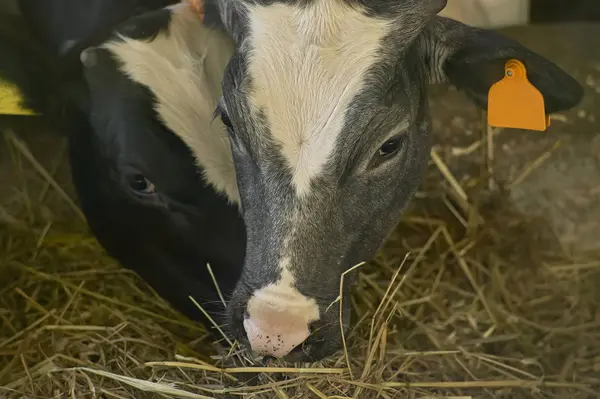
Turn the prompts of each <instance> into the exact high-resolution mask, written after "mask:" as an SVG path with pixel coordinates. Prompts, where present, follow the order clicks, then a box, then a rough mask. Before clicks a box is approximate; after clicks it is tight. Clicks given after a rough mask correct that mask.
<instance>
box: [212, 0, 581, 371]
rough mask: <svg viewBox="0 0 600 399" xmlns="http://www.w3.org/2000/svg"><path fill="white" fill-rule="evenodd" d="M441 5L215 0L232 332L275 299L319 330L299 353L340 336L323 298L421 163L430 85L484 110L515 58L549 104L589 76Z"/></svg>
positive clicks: (564, 104)
mask: <svg viewBox="0 0 600 399" xmlns="http://www.w3.org/2000/svg"><path fill="white" fill-rule="evenodd" d="M444 6H445V0H374V1H364V0H301V1H300V0H296V1H294V0H281V1H278V0H269V1H267V0H253V1H247V0H220V1H213V2H211V3H210V4H209V7H208V8H207V23H213V22H214V21H216V22H217V23H219V24H220V25H222V26H224V27H225V28H226V29H227V30H228V32H229V33H230V34H231V35H232V36H233V37H234V39H235V40H236V43H237V47H236V52H235V54H234V55H233V57H232V59H231V61H230V62H229V64H228V66H227V70H226V72H225V76H224V80H223V98H222V101H221V103H220V106H219V110H220V112H221V115H222V117H223V120H224V122H225V123H226V124H227V126H228V131H229V136H230V139H231V147H232V149H233V159H234V164H235V168H236V172H237V180H238V187H239V193H240V198H241V205H242V209H243V216H244V221H245V224H246V226H247V235H248V243H247V250H246V258H245V263H244V269H243V274H242V279H241V281H240V282H239V284H238V286H237V289H236V291H235V293H234V295H233V298H232V300H231V303H230V304H229V323H230V325H231V326H232V327H233V330H234V338H237V339H240V340H242V341H245V342H248V334H250V330H251V329H255V330H256V328H257V327H255V326H256V324H257V323H256V322H254V320H258V321H261V322H262V321H264V319H265V318H268V317H270V318H272V317H271V316H265V315H266V314H271V313H272V312H273V311H277V312H280V314H282V315H285V317H286V318H288V319H292V318H293V319H294V320H295V321H294V322H295V323H296V324H298V325H300V324H303V325H305V326H309V327H310V329H311V332H312V333H311V335H310V337H309V338H308V339H307V340H306V341H305V342H304V343H303V344H302V345H300V346H298V347H297V348H296V350H295V351H294V354H295V356H293V357H292V358H295V359H304V360H307V359H308V360H310V359H318V358H321V357H323V356H325V355H327V354H330V353H331V352H332V351H334V350H336V349H337V348H339V346H340V328H339V325H338V322H337V321H338V320H339V312H338V307H337V306H330V305H331V303H332V302H333V301H334V300H335V299H336V297H337V296H338V294H339V292H338V290H339V280H340V276H341V274H342V273H343V272H344V271H346V270H348V268H350V267H352V266H353V265H356V264H357V263H359V262H361V261H365V260H368V259H370V258H371V257H372V256H373V255H374V254H375V252H376V251H377V250H378V248H379V247H380V245H381V243H382V242H383V240H384V239H385V238H386V236H387V235H388V233H389V232H390V230H391V229H392V228H393V227H394V225H395V224H396V222H397V220H398V218H399V217H400V215H401V213H402V210H403V209H404V208H405V206H406V204H407V203H408V201H409V200H410V199H411V197H412V195H413V193H414V192H415V190H416V189H417V186H418V185H419V182H420V181H421V175H422V172H423V170H424V168H425V166H426V165H427V161H428V157H429V151H430V145H431V135H430V130H431V127H430V116H429V108H428V104H427V86H428V84H430V83H433V82H440V81H448V82H449V83H451V84H453V85H455V86H457V87H458V88H460V89H462V90H464V91H465V92H466V93H467V94H468V95H469V96H470V97H471V98H472V99H473V100H474V101H475V102H476V104H477V105H479V106H482V107H484V106H485V105H486V103H487V92H488V89H489V88H490V86H491V85H492V84H493V83H495V82H496V81H498V80H500V79H501V78H502V77H503V74H504V69H503V68H504V64H505V62H506V61H507V60H508V59H510V58H517V59H519V60H521V61H522V62H523V63H524V64H525V65H526V67H527V70H528V74H529V79H530V81H531V82H532V83H533V84H534V85H535V86H536V87H537V88H538V89H539V90H540V91H541V92H542V94H543V96H544V98H545V102H546V109H547V111H548V112H549V113H551V112H556V111H560V110H564V109H567V108H570V107H573V106H574V105H575V104H577V102H578V101H579V100H580V99H581V97H582V87H581V86H580V85H579V84H578V83H577V82H576V81H575V80H574V79H573V78H571V77H570V76H569V75H567V74H566V73H565V72H563V71H562V70H561V69H560V68H558V67H557V66H556V65H555V64H553V63H552V62H551V61H549V60H547V59H545V58H543V57H541V56H539V55H537V54H535V53H534V52H532V51H530V50H528V49H526V48H524V47H523V46H521V45H519V44H518V43H516V42H514V41H512V40H509V39H507V38H504V37H503V36H501V35H499V34H497V33H495V32H492V31H487V30H481V29H475V28H471V27H468V26H465V25H463V24H461V23H458V22H456V21H453V20H449V19H446V18H442V17H438V16H436V13H437V12H438V11H440V10H441V9H442V8H443V7H444ZM215 10H216V11H215ZM346 281H348V280H346ZM349 286H350V284H346V289H348V287H349ZM345 303H346V308H345V309H344V317H343V320H344V327H345V328H347V327H348V310H349V309H348V303H349V302H348V301H346V302H345ZM282 317H283V316H282ZM250 321H252V323H250V324H252V326H253V327H252V328H249V327H248V325H249V322H250ZM263 324H265V323H263ZM275 324H276V323H275ZM274 328H281V329H283V328H284V327H281V326H280V327H274ZM303 328H305V327H303ZM262 332H264V330H261V329H260V328H258V329H257V330H256V331H254V332H251V334H255V335H256V336H254V337H252V338H251V339H250V341H251V344H254V343H256V345H255V346H256V347H262V346H264V345H263V344H264V342H262V341H264V340H265V339H267V338H268V337H266V338H265V337H262ZM261 337H262V338H261ZM252 341H255V342H252ZM269 351H271V352H272V353H280V351H279V350H278V349H277V348H273V349H272V350H271V349H266V352H267V353H268V352H269ZM286 351H287V350H286Z"/></svg>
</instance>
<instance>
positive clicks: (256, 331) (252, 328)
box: [244, 309, 310, 358]
mask: <svg viewBox="0 0 600 399" xmlns="http://www.w3.org/2000/svg"><path fill="white" fill-rule="evenodd" d="M244 329H245V330H246V334H247V335H248V340H249V341H250V346H251V347H252V351H254V352H255V353H257V354H259V355H268V356H273V357H277V358H280V357H284V356H286V355H288V354H289V353H290V352H291V351H292V349H294V348H295V347H297V346H298V345H300V344H301V343H302V342H304V341H305V340H306V339H307V338H308V336H309V335H310V330H309V329H308V324H307V323H306V322H305V321H304V320H302V318H298V317H297V316H295V317H294V315H290V313H289V312H282V311H279V310H274V309H268V310H266V309H265V310H263V311H262V312H261V313H260V317H256V318H248V319H246V320H244Z"/></svg>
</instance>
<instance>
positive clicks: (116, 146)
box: [0, 0, 246, 325]
mask: <svg viewBox="0 0 600 399" xmlns="http://www.w3.org/2000/svg"><path fill="white" fill-rule="evenodd" d="M149 3H152V2H146V1H145V0H137V1H131V0H128V1H127V2H126V3H121V2H120V0H95V1H93V2H82V1H80V0H43V1H37V0H21V6H22V8H23V9H24V12H23V14H24V15H25V18H26V19H27V21H29V24H30V25H31V26H34V25H35V26H36V32H37V34H38V37H39V38H40V39H42V38H43V41H42V43H43V45H42V47H44V48H46V49H49V50H50V52H53V53H54V54H55V55H56V57H58V58H57V60H55V64H56V65H59V66H60V69H61V71H60V72H59V73H58V75H57V76H56V78H55V79H56V80H58V81H57V82H56V83H54V84H53V85H52V87H53V88H54V89H55V90H54V89H53V90H54V91H53V90H49V91H47V92H46V93H45V95H43V96H42V95H39V94H40V93H37V94H38V95H36V96H30V97H32V98H34V99H48V98H50V99H52V100H53V101H54V102H60V103H61V108H62V112H63V114H64V116H63V117H62V118H61V119H62V120H61V121H60V124H59V125H58V126H57V129H58V130H60V131H62V132H63V133H65V134H67V135H68V139H69V158H70V166H71V174H72V177H73V183H74V186H75V189H76V192H77V194H78V198H79V202H80V204H81V207H82V210H83V213H84V214H85V216H86V219H87V221H88V223H89V225H90V227H91V230H92V232H93V233H94V235H95V236H96V238H97V239H98V241H99V242H100V243H101V245H102V246H103V247H104V248H106V250H107V251H108V253H109V254H110V255H112V256H113V257H115V258H116V259H117V260H119V262H120V263H121V264H122V265H124V266H125V267H127V268H130V269H132V270H134V271H136V272H137V273H138V274H139V275H140V276H141V277H142V278H143V279H144V280H146V281H147V282H148V283H149V284H150V285H151V286H152V287H153V288H154V289H155V290H156V291H157V292H158V294H159V295H161V296H162V297H163V298H165V299H166V300H167V301H169V302H170V303H171V304H173V305H174V307H175V308H177V309H178V310H180V311H182V312H183V313H184V314H186V315H187V316H188V317H191V318H193V319H195V320H199V321H202V322H206V323H207V324H209V322H208V320H206V319H205V318H204V316H203V313H202V312H201V311H200V310H199V309H198V308H197V307H196V306H195V305H194V304H193V303H192V302H191V301H190V299H189V296H193V297H195V299H196V300H197V301H198V302H199V303H200V304H201V305H202V306H203V308H204V309H205V310H206V311H207V312H208V313H209V314H210V315H211V317H212V318H213V319H215V320H216V321H217V322H219V323H220V322H222V321H223V316H224V314H225V309H224V306H223V304H222V303H221V300H220V297H219V295H218V291H217V290H216V288H215V285H214V283H213V280H212V278H211V276H210V274H209V271H208V268H207V263H209V264H210V265H211V268H212V270H213V271H214V274H215V277H216V279H217V281H218V284H219V288H220V289H221V291H222V292H223V294H224V295H225V296H226V298H227V297H229V295H230V294H231V292H232V291H233V289H234V287H235V285H236V283H237V281H238V279H239V276H240V273H241V267H242V265H243V259H244V250H245V242H246V239H245V229H244V224H243V221H242V219H241V216H240V213H239V206H238V202H239V194H238V193H237V186H236V183H235V171H234V167H233V161H232V157H231V150H230V148H229V139H228V137H227V133H226V129H225V127H224V125H223V124H222V122H221V121H220V119H219V118H218V117H217V118H216V119H215V109H216V105H217V100H218V98H219V96H220V93H221V78H222V75H223V71H224V69H225V65H226V63H227V62H228V60H229V58H230V56H231V54H232V53H233V50H234V43H233V41H232V40H231V39H230V38H229V36H228V35H227V34H226V33H224V32H219V31H215V30H213V29H209V28H206V27H205V26H203V24H202V23H201V22H200V21H199V20H198V19H197V18H195V16H194V15H193V13H191V12H190V13H187V14H185V13H184V14H182V18H179V19H174V20H173V23H172V24H171V27H170V34H169V35H168V36H166V35H164V34H162V35H158V36H157V34H158V32H159V31H160V30H161V29H166V27H167V25H168V24H169V20H170V19H169V15H170V12H171V11H170V9H166V10H165V9H163V7H164V6H165V5H167V4H170V3H174V1H172V0H171V1H169V0H163V1H162V4H160V5H157V3H159V2H157V1H154V3H153V4H149ZM184 8H185V7H184ZM140 9H141V10H142V11H140ZM157 10H158V11H157ZM65 13H66V14H65ZM67 21H71V23H70V24H67ZM111 26H112V28H110V29H108V27H111ZM132 37H133V38H135V39H136V40H132V39H131V38H132ZM107 40H108V41H110V42H111V43H112V44H110V45H107V48H103V49H98V50H91V51H87V52H85V53H84V55H83V56H81V51H80V49H81V48H82V47H84V46H88V45H89V44H90V43H93V44H98V45H100V44H102V43H103V42H106V41H107ZM146 40H149V41H150V42H149V43H146V42H145V41H146ZM0 49H1V41H0ZM92 51H93V55H92ZM123 51H125V52H126V54H127V56H129V57H133V58H132V59H131V62H130V63H127V62H124V63H123V62H121V60H120V58H119V54H120V53H122V52H123ZM80 58H83V59H84V60H85V62H84V63H82V62H81V61H80ZM1 63H2V60H0V65H1ZM137 63H139V65H138V64H137ZM83 65H85V68H83ZM132 65H136V66H137V67H138V69H137V70H135V71H130V70H129V68H130V67H131V66H132ZM15 66H17V65H15ZM17 69H18V68H17ZM0 72H1V70H0ZM130 72H131V74H129V73H130ZM0 75H1V74H0ZM36 76H39V75H36ZM49 76H50V75H47V76H46V79H47V80H48V81H52V80H53V79H52V78H50V77H49ZM23 78H24V79H19V80H14V81H16V82H18V83H19V84H22V83H23V82H24V81H26V78H25V76H23ZM145 80H148V82H149V83H148V84H146V81H145ZM37 109H38V110H39V107H38V108H37ZM43 111H46V110H45V109H44V110H43ZM181 138H184V139H186V140H185V141H182V140H181ZM209 325H210V324H209Z"/></svg>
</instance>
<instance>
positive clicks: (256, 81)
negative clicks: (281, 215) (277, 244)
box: [247, 0, 392, 196]
mask: <svg viewBox="0 0 600 399" xmlns="http://www.w3.org/2000/svg"><path fill="white" fill-rule="evenodd" d="M248 12H249V14H248V17H249V38H248V42H247V43H248V44H249V45H250V54H249V58H248V73H249V75H250V77H251V79H252V89H253V91H252V92H251V94H250V97H251V98H250V103H251V105H252V106H253V108H254V110H255V111H259V110H263V111H264V112H265V116H266V118H267V120H268V124H269V128H270V130H271V134H272V135H273V138H274V140H275V141H276V142H278V143H279V144H280V145H281V151H282V153H283V155H284V157H285V159H286V160H287V163H288V165H289V167H290V169H291V171H292V173H293V183H294V186H295V189H296V193H297V195H299V196H301V195H304V194H306V193H307V192H308V191H309V189H310V183H311V180H312V179H313V178H314V177H316V176H318V175H319V174H320V173H321V172H322V171H323V166H324V165H325V163H326V162H327V161H328V159H329V157H330V156H331V154H332V153H333V152H334V150H335V148H334V146H335V143H336V142H337V139H338V136H339V135H340V134H341V133H342V132H341V130H342V127H343V124H344V119H345V115H346V111H347V110H348V106H349V104H350V102H351V101H352V100H353V99H354V97H355V96H356V95H357V93H359V92H360V90H361V89H362V88H363V85H364V81H365V74H366V72H367V71H368V69H369V68H370V67H371V66H372V65H373V64H374V63H375V62H376V61H377V60H378V58H379V56H380V54H381V39H382V38H383V37H385V36H386V35H387V34H388V33H389V32H390V30H391V29H392V22H391V21H388V20H381V19H375V18H371V17H368V16H366V15H364V14H363V13H362V11H361V10H360V9H358V8H352V7H350V6H348V5H347V4H344V2H342V1H341V0H316V1H315V2H314V3H311V4H310V5H309V6H307V7H300V6H294V5H286V4H272V5H269V6H261V5H251V6H249V7H248Z"/></svg>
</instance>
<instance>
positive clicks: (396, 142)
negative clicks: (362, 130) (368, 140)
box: [377, 136, 402, 158]
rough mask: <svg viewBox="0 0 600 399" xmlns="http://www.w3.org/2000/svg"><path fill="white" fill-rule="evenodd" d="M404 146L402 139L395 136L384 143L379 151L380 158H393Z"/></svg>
mask: <svg viewBox="0 0 600 399" xmlns="http://www.w3.org/2000/svg"><path fill="white" fill-rule="evenodd" d="M401 145H402V137H401V136H395V137H392V138H391V139H389V140H388V141H386V142H385V143H383V145H382V146H381V147H379V150H377V155H379V156H380V157H385V158H387V157H391V156H392V155H394V154H396V153H397V152H398V150H399V149H400V147H401Z"/></svg>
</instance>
